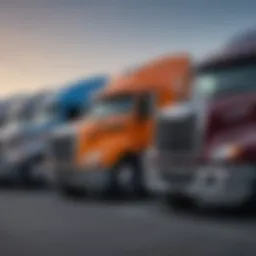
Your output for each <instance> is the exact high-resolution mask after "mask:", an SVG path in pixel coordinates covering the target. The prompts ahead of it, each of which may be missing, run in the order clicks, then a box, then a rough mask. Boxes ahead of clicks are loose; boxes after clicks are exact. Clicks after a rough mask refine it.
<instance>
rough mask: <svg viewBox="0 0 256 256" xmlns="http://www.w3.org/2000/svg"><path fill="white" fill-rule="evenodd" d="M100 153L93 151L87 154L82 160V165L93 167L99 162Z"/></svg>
mask: <svg viewBox="0 0 256 256" xmlns="http://www.w3.org/2000/svg"><path fill="white" fill-rule="evenodd" d="M101 157H102V153H101V152H99V151H94V152H91V153H88V154H87V155H86V156H85V158H84V164H86V165H95V164H98V163H99V162H100V161H101Z"/></svg>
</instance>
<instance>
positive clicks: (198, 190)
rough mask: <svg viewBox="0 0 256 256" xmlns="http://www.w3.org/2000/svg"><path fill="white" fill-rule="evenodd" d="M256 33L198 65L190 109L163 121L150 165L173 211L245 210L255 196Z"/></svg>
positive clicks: (169, 112)
mask: <svg viewBox="0 0 256 256" xmlns="http://www.w3.org/2000/svg"><path fill="white" fill-rule="evenodd" d="M255 131H256V33H255V31H253V32H251V31H250V33H246V34H243V35H240V36H239V35H238V36H237V37H235V38H234V39H232V40H230V42H228V44H227V45H226V46H225V47H223V49H221V50H220V51H219V52H218V53H217V54H215V55H214V56H212V57H210V58H208V59H207V60H205V61H203V62H202V63H200V64H199V65H198V66H197V69H196V74H195V79H194V82H193V86H192V90H191V95H190V98H189V99H188V101H187V102H185V103H182V104H177V105H176V106H173V107H171V108H169V107H168V108H165V109H163V110H162V111H161V113H160V114H159V116H158V118H157V127H156V133H155V140H154V145H153V146H152V148H151V149H150V150H149V151H148V152H147V157H146V159H147V160H146V162H147V164H148V166H150V167H151V168H152V169H153V170H154V171H155V172H156V173H157V177H158V178H159V179H160V180H161V182H162V192H163V193H164V195H165V197H166V198H167V202H168V203H171V205H172V206H174V207H175V206H181V205H183V204H182V203H183V202H190V203H192V204H193V205H195V206H196V207H199V208H211V207H213V208H215V207H225V208H226V207H240V206H244V205H248V204H251V203H255V199H256V197H255V195H256V182H255V181H256V158H255V153H256V140H255V138H256V133H255Z"/></svg>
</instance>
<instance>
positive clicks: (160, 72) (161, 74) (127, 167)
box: [51, 53, 192, 197]
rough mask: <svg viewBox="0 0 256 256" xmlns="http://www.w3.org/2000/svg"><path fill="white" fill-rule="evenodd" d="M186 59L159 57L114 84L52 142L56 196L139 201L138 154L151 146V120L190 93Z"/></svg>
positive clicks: (141, 178) (141, 177) (140, 156)
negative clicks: (88, 195)
mask: <svg viewBox="0 0 256 256" xmlns="http://www.w3.org/2000/svg"><path fill="white" fill-rule="evenodd" d="M191 77H192V72H191V56H190V55H189V54H188V53H181V54H174V55H170V56H169V55H168V56H163V57H159V58H156V59H153V60H152V61H149V62H148V63H145V64H143V65H141V66H140V67H137V68H136V69H134V70H131V71H130V72H127V73H125V74H122V75H120V76H118V77H115V78H113V80H111V81H110V83H109V84H108V85H107V86H106V88H105V89H104V90H102V91H101V92H100V93H99V94H98V95H97V96H96V97H95V99H94V102H93V104H92V108H91V110H90V111H89V113H88V115H87V116H86V118H85V119H84V120H83V121H81V123H80V124H79V126H77V127H75V128H74V129H70V130H69V131H66V132H64V131H63V132H62V133H59V134H57V133H56V134H55V135H54V136H52V141H51V159H52V162H53V163H54V164H53V165H54V169H55V174H56V181H57V184H58V186H57V187H58V191H59V192H60V193H61V194H63V195H65V196H76V195H81V193H82V194H83V195H85V194H86V193H87V192H100V193H103V194H104V195H108V196H111V197H112V196H120V195H124V193H125V194H127V195H128V194H130V195H136V196H144V195H145V194H147V193H146V189H145V186H144V172H145V171H146V170H144V168H143V163H142V159H143V154H144V152H145V150H146V149H147V147H148V146H149V145H150V144H151V143H152V139H153V133H154V126H155V115H156V114H157V111H158V110H159V109H161V108H163V107H164V106H166V105H172V104H174V103H175V102H180V101H183V100H184V99H185V98H186V97H187V95H188V92H189V88H190V80H191Z"/></svg>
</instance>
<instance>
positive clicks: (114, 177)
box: [107, 156, 148, 198]
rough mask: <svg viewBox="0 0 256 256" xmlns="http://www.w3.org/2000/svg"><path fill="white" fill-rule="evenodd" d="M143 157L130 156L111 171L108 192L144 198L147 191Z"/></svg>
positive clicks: (118, 195) (120, 195)
mask: <svg viewBox="0 0 256 256" xmlns="http://www.w3.org/2000/svg"><path fill="white" fill-rule="evenodd" d="M143 172H144V170H143V166H142V161H141V157H139V156H130V157H126V158H125V159H124V160H122V161H121V162H120V163H119V164H118V165H116V166H115V167H114V168H113V169H112V170H111V171H110V180H109V186H108V188H107V194H108V195H110V196H113V197H122V196H127V195H130V196H135V197H136V198H144V197H146V196H147V194H148V193H147V191H146V188H145V183H144V173H143Z"/></svg>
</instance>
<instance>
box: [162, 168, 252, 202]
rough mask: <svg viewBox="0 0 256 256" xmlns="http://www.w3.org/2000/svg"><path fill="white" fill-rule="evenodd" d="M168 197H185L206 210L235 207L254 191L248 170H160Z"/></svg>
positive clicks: (249, 169)
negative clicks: (204, 205)
mask: <svg viewBox="0 0 256 256" xmlns="http://www.w3.org/2000/svg"><path fill="white" fill-rule="evenodd" d="M160 175H161V177H162V180H163V181H164V183H165V185H166V187H165V192H167V193H168V194H175V195H181V196H185V197H189V198H191V199H193V200H195V201H197V200H198V201H199V200H200V202H203V203H205V204H208V205H209V206H213V207H215V206H225V207H226V206H238V205H240V204H242V203H243V202H245V201H246V200H247V198H249V197H250V196H251V195H252V193H253V192H254V190H255V178H256V176H255V170H254V169H253V168H252V167H251V166H198V167H197V168H194V169H186V168H185V169H182V170H181V169H175V168H172V169H171V170H167V171H164V170H160Z"/></svg>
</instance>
